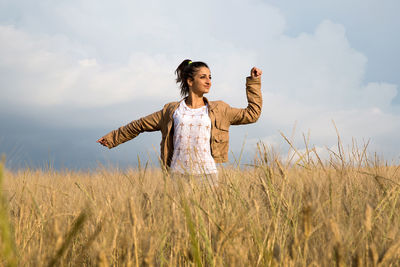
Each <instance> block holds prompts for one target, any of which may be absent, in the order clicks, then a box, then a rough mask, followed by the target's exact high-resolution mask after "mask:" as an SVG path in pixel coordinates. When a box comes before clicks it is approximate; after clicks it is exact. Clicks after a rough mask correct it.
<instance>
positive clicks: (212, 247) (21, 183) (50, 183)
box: [0, 146, 400, 266]
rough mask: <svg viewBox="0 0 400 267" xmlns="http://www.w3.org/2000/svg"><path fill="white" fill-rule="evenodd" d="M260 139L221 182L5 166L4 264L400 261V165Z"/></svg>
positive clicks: (137, 172) (0, 248)
mask: <svg viewBox="0 0 400 267" xmlns="http://www.w3.org/2000/svg"><path fill="white" fill-rule="evenodd" d="M330 153H331V155H330V158H329V159H325V160H322V159H320V158H319V157H318V155H317V154H316V152H315V150H310V151H308V150H307V151H305V152H299V151H295V154H296V158H295V159H294V158H293V159H292V160H290V159H289V160H282V159H281V157H279V156H278V155H276V154H275V153H273V151H271V150H269V149H267V148H265V147H263V146H259V151H258V154H257V157H256V159H255V160H254V164H252V165H248V166H246V167H245V168H241V169H238V168H237V167H236V166H230V167H224V168H221V169H220V173H219V181H220V182H219V185H218V186H217V187H214V186H211V185H209V184H208V183H205V184H202V185H200V184H198V183H195V182H193V181H189V182H188V181H176V180H171V177H170V176H168V175H166V174H165V173H163V172H162V171H161V170H159V169H154V168H153V169H151V168H146V167H143V166H142V167H139V168H136V169H131V170H124V171H122V170H118V169H106V168H98V169H97V170H94V171H90V172H89V171H88V172H79V171H69V170H63V171H55V170H51V169H49V170H45V171H43V170H32V169H30V170H29V169H27V170H20V171H9V170H7V169H4V168H2V169H1V173H0V178H1V179H2V190H1V206H0V231H1V233H0V234H1V236H0V238H1V239H0V241H1V243H0V257H1V259H0V265H2V266H43V265H45V266H399V265H400V204H399V196H400V174H399V166H396V165H395V164H393V165H390V164H387V163H385V162H383V161H380V160H379V159H377V158H376V157H374V156H372V157H369V156H367V153H366V151H365V149H360V150H355V151H354V150H353V151H350V152H348V153H345V152H343V150H342V149H340V146H339V152H337V153H335V152H333V151H331V152H330Z"/></svg>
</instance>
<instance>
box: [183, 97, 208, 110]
mask: <svg viewBox="0 0 400 267" xmlns="http://www.w3.org/2000/svg"><path fill="white" fill-rule="evenodd" d="M185 103H186V105H187V106H188V107H189V108H193V109H196V108H201V107H204V106H205V103H204V100H203V96H198V95H196V94H193V93H191V94H190V93H189V95H188V97H187V98H186V100H185Z"/></svg>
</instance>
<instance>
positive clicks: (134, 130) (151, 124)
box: [97, 110, 162, 148]
mask: <svg viewBox="0 0 400 267" xmlns="http://www.w3.org/2000/svg"><path fill="white" fill-rule="evenodd" d="M161 120H162V110H160V111H157V112H155V113H153V114H150V115H148V116H146V117H143V118H140V119H138V120H134V121H132V122H130V123H128V124H127V125H125V126H122V127H120V128H118V129H117V130H114V131H111V132H109V133H108V134H106V135H105V136H103V137H101V138H100V139H99V140H97V143H99V144H101V145H103V146H106V147H108V148H113V147H116V146H117V145H119V144H122V143H125V142H126V141H129V140H131V139H133V138H135V137H136V136H138V135H139V134H140V133H142V132H153V131H159V130H161Z"/></svg>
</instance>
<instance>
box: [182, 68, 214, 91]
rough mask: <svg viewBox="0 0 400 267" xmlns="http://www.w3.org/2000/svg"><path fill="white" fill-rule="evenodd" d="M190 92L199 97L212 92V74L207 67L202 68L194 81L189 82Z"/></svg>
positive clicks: (189, 80)
mask: <svg viewBox="0 0 400 267" xmlns="http://www.w3.org/2000/svg"><path fill="white" fill-rule="evenodd" d="M187 82H188V85H189V90H190V91H192V92H193V93H195V94H197V95H203V94H206V93H208V92H209V91H210V87H211V73H210V70H209V69H208V68H206V67H200V68H199V69H198V70H197V72H196V73H195V75H194V77H193V79H188V80H187Z"/></svg>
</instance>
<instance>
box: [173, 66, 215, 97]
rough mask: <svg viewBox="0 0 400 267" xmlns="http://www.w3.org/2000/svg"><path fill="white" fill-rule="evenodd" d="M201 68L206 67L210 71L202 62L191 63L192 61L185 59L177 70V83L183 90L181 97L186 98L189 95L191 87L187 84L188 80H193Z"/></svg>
mask: <svg viewBox="0 0 400 267" xmlns="http://www.w3.org/2000/svg"><path fill="white" fill-rule="evenodd" d="M201 67H206V68H207V69H209V67H208V66H207V64H206V63H204V62H201V61H193V62H192V61H191V60H190V59H185V60H184V61H182V63H181V64H180V65H179V66H178V68H176V70H175V73H176V83H180V85H179V87H180V88H181V96H182V97H185V96H186V95H188V94H189V85H188V83H187V79H189V78H190V79H193V77H194V75H195V74H196V72H197V70H198V69H199V68H201Z"/></svg>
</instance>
